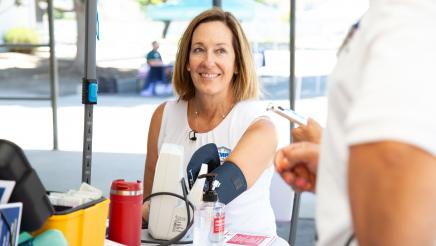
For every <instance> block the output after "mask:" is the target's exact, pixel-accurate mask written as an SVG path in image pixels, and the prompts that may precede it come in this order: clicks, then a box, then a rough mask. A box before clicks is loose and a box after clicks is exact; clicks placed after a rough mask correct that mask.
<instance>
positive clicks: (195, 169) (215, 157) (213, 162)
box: [186, 143, 221, 189]
mask: <svg viewBox="0 0 436 246" xmlns="http://www.w3.org/2000/svg"><path fill="white" fill-rule="evenodd" d="M203 163H204V164H207V166H208V167H207V172H208V173H210V172H212V170H214V169H215V168H217V167H219V166H220V164H221V162H220V156H219V153H218V147H217V146H216V144H214V143H209V144H206V145H203V146H201V147H200V148H199V149H198V150H197V151H195V152H194V154H193V155H192V157H191V160H190V161H189V163H188V167H187V168H186V172H187V174H188V182H189V189H191V188H192V186H193V185H194V183H195V180H197V177H198V173H199V172H200V169H201V164H203Z"/></svg>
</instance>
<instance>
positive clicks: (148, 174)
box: [143, 167, 154, 198]
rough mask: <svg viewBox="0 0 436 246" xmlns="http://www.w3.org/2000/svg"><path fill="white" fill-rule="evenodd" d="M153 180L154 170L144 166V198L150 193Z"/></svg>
mask: <svg viewBox="0 0 436 246" xmlns="http://www.w3.org/2000/svg"><path fill="white" fill-rule="evenodd" d="M153 180H154V170H150V169H149V168H147V167H146V170H145V172H144V183H143V184H144V186H143V187H144V190H143V194H144V195H143V196H144V198H145V197H147V196H149V195H150V194H151V190H152V188H153Z"/></svg>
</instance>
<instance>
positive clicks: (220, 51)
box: [217, 49, 227, 54]
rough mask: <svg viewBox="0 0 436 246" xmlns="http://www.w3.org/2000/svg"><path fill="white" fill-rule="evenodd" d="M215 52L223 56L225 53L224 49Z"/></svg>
mask: <svg viewBox="0 0 436 246" xmlns="http://www.w3.org/2000/svg"><path fill="white" fill-rule="evenodd" d="M217 52H218V54H225V53H227V51H226V50H225V49H218V50H217Z"/></svg>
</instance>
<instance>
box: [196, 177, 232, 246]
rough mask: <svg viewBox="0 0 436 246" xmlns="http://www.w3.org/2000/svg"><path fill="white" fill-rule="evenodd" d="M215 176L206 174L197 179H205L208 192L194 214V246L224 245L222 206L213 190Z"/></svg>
mask: <svg viewBox="0 0 436 246" xmlns="http://www.w3.org/2000/svg"><path fill="white" fill-rule="evenodd" d="M215 176H216V174H214V173H208V174H204V175H200V176H199V177H198V178H206V181H207V183H208V190H207V191H206V192H204V194H203V203H202V204H201V205H200V206H198V207H197V208H195V212H194V240H193V243H194V246H204V245H213V246H221V245H224V222H225V220H224V219H225V215H224V204H222V203H220V202H219V201H218V194H217V193H216V192H215V191H214V190H213V185H212V184H213V181H214V180H215Z"/></svg>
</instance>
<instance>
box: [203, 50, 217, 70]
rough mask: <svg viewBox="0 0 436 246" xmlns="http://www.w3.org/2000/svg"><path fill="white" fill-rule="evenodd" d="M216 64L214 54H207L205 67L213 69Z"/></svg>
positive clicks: (204, 60)
mask: <svg viewBox="0 0 436 246" xmlns="http://www.w3.org/2000/svg"><path fill="white" fill-rule="evenodd" d="M214 64H215V57H214V54H213V53H211V52H207V53H206V55H205V56H204V58H203V65H204V66H206V67H211V66H213V65H214Z"/></svg>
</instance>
